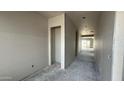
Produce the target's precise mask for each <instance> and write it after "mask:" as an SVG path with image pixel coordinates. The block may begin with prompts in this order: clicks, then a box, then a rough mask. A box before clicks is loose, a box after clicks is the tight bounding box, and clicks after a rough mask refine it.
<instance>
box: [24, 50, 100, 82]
mask: <svg viewBox="0 0 124 93" xmlns="http://www.w3.org/2000/svg"><path fill="white" fill-rule="evenodd" d="M85 52H87V51H85ZM85 52H81V53H80V55H79V56H78V57H77V58H76V59H75V61H74V62H73V63H72V64H71V65H70V66H69V67H68V68H67V69H65V70H62V69H60V64H54V65H52V66H48V67H46V68H44V69H42V70H41V71H38V72H37V73H35V74H33V75H31V76H30V77H28V78H26V79H25V81H96V80H99V78H98V77H99V76H98V75H99V74H98V72H97V71H96V70H95V63H94V56H93V55H92V54H91V52H89V53H88V52H87V53H85Z"/></svg>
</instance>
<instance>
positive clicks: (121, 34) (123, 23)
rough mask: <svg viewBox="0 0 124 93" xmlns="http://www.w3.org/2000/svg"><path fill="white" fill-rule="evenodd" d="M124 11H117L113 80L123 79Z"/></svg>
mask: <svg viewBox="0 0 124 93" xmlns="http://www.w3.org/2000/svg"><path fill="white" fill-rule="evenodd" d="M123 19H124V12H122V11H120V12H116V16H115V32H114V46H113V72H112V80H123V79H122V77H123V75H124V74H123V73H124V71H123V68H124V64H123V62H124V20H123Z"/></svg>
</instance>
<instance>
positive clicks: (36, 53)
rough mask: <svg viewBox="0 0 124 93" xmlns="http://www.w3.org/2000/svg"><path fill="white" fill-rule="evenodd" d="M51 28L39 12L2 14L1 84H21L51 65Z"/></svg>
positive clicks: (0, 30) (0, 22) (0, 33)
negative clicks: (49, 46)
mask: <svg viewBox="0 0 124 93" xmlns="http://www.w3.org/2000/svg"><path fill="white" fill-rule="evenodd" d="M47 24H48V23H47V19H45V18H44V17H42V16H41V15H40V14H37V13H35V12H0V51H1V52H0V80H20V79H22V78H24V77H25V76H27V75H30V74H31V73H33V72H34V71H36V70H38V69H40V68H42V67H44V66H47V65H48V43H47V41H48V31H47V30H48V29H47V28H48V25H47ZM32 65H34V67H33V68H32Z"/></svg>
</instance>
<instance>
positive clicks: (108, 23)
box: [96, 12, 115, 80]
mask: <svg viewBox="0 0 124 93" xmlns="http://www.w3.org/2000/svg"><path fill="white" fill-rule="evenodd" d="M114 19H115V12H102V13H101V16H100V19H99V20H100V22H99V29H98V30H97V32H96V61H97V64H98V66H99V71H100V76H101V80H111V79H112V78H111V76H112V47H113V32H114Z"/></svg>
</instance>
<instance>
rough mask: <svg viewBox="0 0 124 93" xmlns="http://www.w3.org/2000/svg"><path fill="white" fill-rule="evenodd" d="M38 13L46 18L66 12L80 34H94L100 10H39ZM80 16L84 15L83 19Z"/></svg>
mask: <svg viewBox="0 0 124 93" xmlns="http://www.w3.org/2000/svg"><path fill="white" fill-rule="evenodd" d="M39 13H40V14H42V15H43V16H45V17H46V18H50V17H55V16H58V15H60V14H62V13H66V14H67V16H68V17H69V18H70V19H71V20H72V22H73V24H74V25H75V26H76V27H77V29H78V30H79V31H80V32H81V34H82V35H83V34H84V35H86V34H94V32H95V31H96V28H97V21H98V17H99V14H100V12H97V11H66V12H64V11H41V12H39ZM82 17H85V19H83V18H82Z"/></svg>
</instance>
